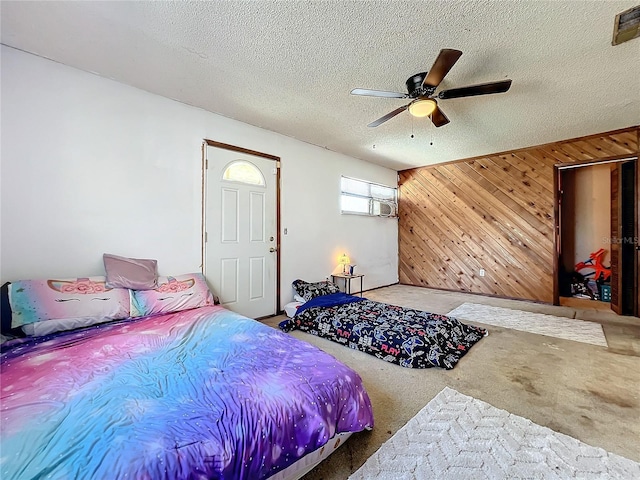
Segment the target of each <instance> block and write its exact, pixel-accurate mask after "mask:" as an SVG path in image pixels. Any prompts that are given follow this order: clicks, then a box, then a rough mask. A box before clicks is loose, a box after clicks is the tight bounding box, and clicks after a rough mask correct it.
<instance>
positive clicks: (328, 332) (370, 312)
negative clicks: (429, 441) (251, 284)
mask: <svg viewBox="0 0 640 480" xmlns="http://www.w3.org/2000/svg"><path fill="white" fill-rule="evenodd" d="M308 285H313V288H309V287H308ZM293 287H294V291H295V292H296V297H297V298H298V299H299V300H301V301H304V303H303V304H302V305H300V306H298V307H297V309H296V310H295V314H294V315H293V318H289V319H287V320H284V321H283V322H281V323H280V324H279V326H280V328H281V329H282V330H283V331H285V332H290V331H292V330H294V329H298V330H301V331H303V332H307V333H310V334H312V335H316V336H319V337H322V338H326V339H328V340H331V341H333V342H337V343H339V344H342V345H344V346H347V347H350V348H353V349H356V350H360V351H361V352H365V353H368V354H370V355H373V356H375V357H377V358H379V359H381V360H385V361H387V362H391V363H395V364H397V365H400V366H402V367H407V368H430V367H441V368H445V369H448V370H450V369H452V368H454V367H455V365H456V364H457V363H458V361H459V360H460V359H461V358H462V357H463V356H464V355H466V353H467V352H468V351H469V349H470V348H471V347H472V346H473V345H475V344H476V343H477V342H479V341H480V340H481V339H482V338H483V337H484V336H486V335H487V334H488V332H487V330H485V329H484V328H480V327H476V326H473V325H467V324H464V323H462V322H460V321H459V320H457V319H456V318H453V317H448V316H446V315H438V314H434V313H429V312H424V311H420V310H415V309H412V308H405V307H400V306H397V305H389V304H386V303H381V302H375V301H372V300H367V299H366V298H361V297H356V296H354V295H348V294H345V293H341V292H339V290H338V288H337V287H335V286H332V284H331V282H316V283H314V284H310V283H309V282H304V281H302V280H296V281H295V282H294V284H293Z"/></svg>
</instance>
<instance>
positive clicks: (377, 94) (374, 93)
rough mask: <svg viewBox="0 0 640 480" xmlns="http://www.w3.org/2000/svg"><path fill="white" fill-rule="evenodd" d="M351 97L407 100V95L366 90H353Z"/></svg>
mask: <svg viewBox="0 0 640 480" xmlns="http://www.w3.org/2000/svg"><path fill="white" fill-rule="evenodd" d="M351 95H365V96H367V97H386V98H407V97H408V96H409V95H407V94H406V93H399V92H385V91H383V90H368V89H366V88H354V89H353V90H351Z"/></svg>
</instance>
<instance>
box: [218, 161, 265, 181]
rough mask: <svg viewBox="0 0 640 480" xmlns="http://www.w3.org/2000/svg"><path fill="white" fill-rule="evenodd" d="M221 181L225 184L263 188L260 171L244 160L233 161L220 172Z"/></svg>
mask: <svg viewBox="0 0 640 480" xmlns="http://www.w3.org/2000/svg"><path fill="white" fill-rule="evenodd" d="M222 179H223V180H226V181H227V182H238V183H247V184H249V185H260V186H263V187H264V186H265V181H264V176H263V175H262V172H261V171H260V169H259V168H258V167H256V166H255V165H254V164H253V163H251V162H247V161H246V160H235V161H233V162H231V163H229V164H228V165H227V166H226V167H225V169H224V171H223V172H222Z"/></svg>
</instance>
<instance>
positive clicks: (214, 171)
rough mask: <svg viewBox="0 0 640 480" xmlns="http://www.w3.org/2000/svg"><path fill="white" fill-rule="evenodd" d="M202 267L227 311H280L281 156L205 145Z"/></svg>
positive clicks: (263, 313) (263, 314)
mask: <svg viewBox="0 0 640 480" xmlns="http://www.w3.org/2000/svg"><path fill="white" fill-rule="evenodd" d="M205 142H206V143H205V146H204V147H203V148H204V153H205V155H204V165H203V167H204V168H203V170H204V173H203V180H204V184H203V193H204V205H203V232H204V235H203V237H204V238H203V268H204V274H205V277H206V278H207V280H208V281H209V283H210V284H211V286H212V288H213V290H214V293H216V294H217V295H218V296H219V298H220V303H221V305H223V306H224V307H225V308H228V309H229V310H232V311H234V312H237V313H240V314H242V315H245V316H247V317H250V318H261V317H266V316H270V315H275V314H276V313H277V312H278V311H279V310H280V305H279V297H280V295H279V284H280V269H279V265H280V256H279V246H280V239H279V235H278V232H279V230H280V228H279V213H278V212H279V198H280V195H279V183H280V162H279V158H278V157H274V156H272V155H268V154H264V153H260V152H255V151H252V150H247V149H243V148H240V147H236V146H233V145H227V144H223V143H218V142H213V141H210V140H206V141H205Z"/></svg>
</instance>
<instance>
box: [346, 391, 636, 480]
mask: <svg viewBox="0 0 640 480" xmlns="http://www.w3.org/2000/svg"><path fill="white" fill-rule="evenodd" d="M507 478H508V479H524V478H527V479H531V478H536V479H569V478H581V479H598V480H600V479H614V478H615V479H634V480H637V479H639V478H640V463H636V462H634V461H632V460H629V459H627V458H624V457H621V456H619V455H615V454H613V453H609V452H607V451H606V450H603V449H602V448H596V447H592V446H589V445H587V444H585V443H582V442H581V441H579V440H576V439H575V438H573V437H569V436H567V435H564V434H562V433H557V432H554V431H553V430H550V429H549V428H546V427H542V426H540V425H537V424H535V423H533V422H532V421H530V420H527V419H526V418H523V417H519V416H517V415H513V414H511V413H509V412H507V411H505V410H500V409H498V408H495V407H493V406H491V405H489V404H488V403H485V402H482V401H480V400H476V399H475V398H473V397H468V396H466V395H463V394H461V393H459V392H457V391H455V390H452V389H450V388H448V387H445V389H444V390H442V391H441V392H440V393H439V394H438V395H436V397H435V398H434V399H433V400H431V401H430V402H429V403H428V404H427V405H426V406H425V407H424V408H423V409H422V410H420V412H418V414H417V415H416V416H415V417H413V418H412V419H411V420H409V422H408V423H407V424H406V425H405V426H404V427H402V428H401V429H400V430H398V432H397V433H396V434H395V435H394V436H393V437H391V438H390V439H389V440H387V441H386V442H385V443H384V444H383V445H382V446H381V447H380V449H378V451H377V452H376V453H374V454H373V455H372V456H371V457H369V459H368V460H367V461H366V462H365V464H364V465H363V466H362V467H360V469H359V470H358V471H356V472H355V473H354V474H353V475H351V476H350V477H349V480H365V479H366V480H370V479H402V480H427V479H428V480H439V479H456V480H459V479H473V480H478V479H492V480H493V479H507Z"/></svg>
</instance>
